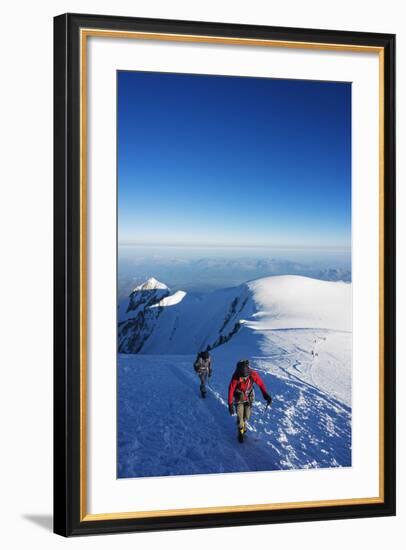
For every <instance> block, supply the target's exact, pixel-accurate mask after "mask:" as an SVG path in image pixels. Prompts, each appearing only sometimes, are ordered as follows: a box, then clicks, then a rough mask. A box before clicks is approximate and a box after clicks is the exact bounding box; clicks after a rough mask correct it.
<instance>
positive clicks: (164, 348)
mask: <svg viewBox="0 0 406 550" xmlns="http://www.w3.org/2000/svg"><path fill="white" fill-rule="evenodd" d="M143 290H144V289H143ZM159 291H160V292H164V289H159ZM153 292H156V291H155V290H154V291H153ZM165 292H166V293H167V294H166V295H165V296H164V297H162V296H160V295H159V294H158V295H157V296H155V294H153V295H150V294H149V293H148V295H147V299H146V303H148V304H150V303H151V300H152V301H153V302H154V303H153V305H147V306H146V308H144V309H142V307H144V306H143V305H142V304H141V305H140V299H139V296H138V295H137V294H136V295H135V296H134V297H133V303H134V304H135V307H136V308H137V309H138V311H139V312H140V311H142V313H141V314H139V316H138V317H137V318H136V320H134V319H129V320H127V321H125V322H124V323H121V324H119V342H120V330H122V331H123V332H125V335H124V337H123V339H122V341H125V342H127V343H130V342H132V343H133V345H135V344H136V345H139V344H140V341H139V339H138V340H137V338H135V337H137V336H138V334H139V333H136V334H134V332H132V331H131V330H132V328H134V327H135V323H138V324H137V327H136V328H137V330H138V331H141V332H140V333H141V334H142V335H143V336H142V338H143V340H142V346H141V348H140V350H139V351H140V352H139V353H130V354H121V353H120V354H119V359H118V390H119V391H118V401H119V403H118V476H119V477H143V476H161V475H179V474H196V473H200V474H203V473H216V472H238V471H259V470H280V469H292V468H315V467H339V466H341V467H344V466H350V465H351V353H352V350H351V343H352V342H351V338H352V334H351V284H349V283H341V282H326V281H320V280H315V279H309V278H306V277H298V276H278V277H267V278H265V279H260V280H257V281H252V282H249V283H247V284H244V285H240V286H238V287H235V288H231V289H224V290H221V291H216V292H213V293H212V294H209V295H206V296H205V297H203V298H199V299H198V298H195V297H190V296H189V295H186V294H184V293H181V294H179V292H178V293H175V294H174V295H170V291H169V290H168V289H167V288H166V290H165ZM144 294H145V292H141V295H142V300H141V302H145V297H144ZM151 296H152V298H151ZM140 308H141V309H140ZM141 321H142V322H141ZM120 327H121V329H120ZM124 329H125V330H124ZM128 334H130V335H131V338H132V340H131V339H130V337H129V336H128ZM134 338H135V340H134ZM214 344H216V345H215V346H214ZM208 345H210V346H212V347H213V349H212V351H211V354H212V357H213V365H214V374H213V377H212V379H211V381H210V388H209V393H208V398H207V399H205V400H203V399H201V398H200V397H199V381H198V379H197V377H196V375H195V373H194V370H193V361H194V359H195V355H196V352H197V351H199V350H201V349H205V348H206V347H207V346H208ZM241 358H249V359H250V361H251V366H252V367H253V368H255V369H256V370H258V372H259V373H260V375H261V376H262V377H263V379H264V381H265V384H266V386H267V388H268V391H269V392H270V393H271V395H272V396H273V398H274V401H273V405H272V407H271V408H268V409H265V405H264V403H263V400H262V396H261V394H260V392H259V391H258V392H257V396H256V397H257V400H256V402H255V404H254V407H253V415H252V418H251V421H250V426H249V433H248V437H247V440H246V441H245V442H244V444H243V445H240V444H238V442H237V440H236V424H235V417H234V418H231V417H230V415H229V413H228V409H227V405H226V400H227V388H228V384H229V380H230V378H231V375H232V372H233V370H234V367H235V364H236V362H237V361H238V360H239V359H241Z"/></svg>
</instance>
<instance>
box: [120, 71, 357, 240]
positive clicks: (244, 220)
mask: <svg viewBox="0 0 406 550" xmlns="http://www.w3.org/2000/svg"><path fill="white" fill-rule="evenodd" d="M118 231H119V235H118V237H119V243H131V244H147V245H150V244H152V245H177V246H182V245H184V246H193V245H203V246H280V247H292V246H294V247H319V246H320V247H348V246H350V242H351V85H350V84H349V83H333V82H317V81H300V80H276V79H265V78H244V77H222V76H205V75H180V74H164V73H143V72H122V71H120V72H118Z"/></svg>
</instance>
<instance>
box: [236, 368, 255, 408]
mask: <svg viewBox="0 0 406 550" xmlns="http://www.w3.org/2000/svg"><path fill="white" fill-rule="evenodd" d="M235 393H236V397H237V399H236V401H237V402H238V401H239V402H240V403H246V402H247V401H248V402H250V403H252V402H253V401H254V380H253V379H252V376H251V374H249V375H248V376H241V377H240V378H239V379H238V382H237V387H236V388H235Z"/></svg>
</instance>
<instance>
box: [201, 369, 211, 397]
mask: <svg viewBox="0 0 406 550" xmlns="http://www.w3.org/2000/svg"><path fill="white" fill-rule="evenodd" d="M208 375H209V373H208V372H207V370H204V371H200V372H199V378H200V391H201V392H202V393H206V392H207V388H206V383H207V377H208Z"/></svg>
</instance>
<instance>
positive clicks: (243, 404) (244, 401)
mask: <svg viewBox="0 0 406 550" xmlns="http://www.w3.org/2000/svg"><path fill="white" fill-rule="evenodd" d="M254 384H257V386H258V387H259V389H260V390H261V392H262V395H263V397H264V399H265V401H267V403H268V404H269V405H270V404H271V403H272V397H271V396H270V395H269V393H268V392H267V389H266V387H265V384H264V382H263V380H262V378H261V377H260V376H259V374H258V373H257V372H256V371H255V370H252V369H250V363H249V361H248V360H247V359H243V360H242V361H238V363H237V367H236V369H235V371H234V374H233V376H232V378H231V382H230V386H229V388H228V410H229V412H230V414H231V415H233V414H234V413H235V408H237V425H238V440H239V441H240V443H242V442H243V441H244V434H245V432H246V431H247V424H246V423H247V421H248V420H249V419H250V416H251V407H252V403H253V402H254Z"/></svg>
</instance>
